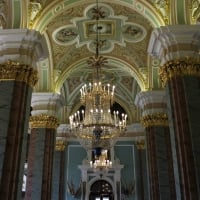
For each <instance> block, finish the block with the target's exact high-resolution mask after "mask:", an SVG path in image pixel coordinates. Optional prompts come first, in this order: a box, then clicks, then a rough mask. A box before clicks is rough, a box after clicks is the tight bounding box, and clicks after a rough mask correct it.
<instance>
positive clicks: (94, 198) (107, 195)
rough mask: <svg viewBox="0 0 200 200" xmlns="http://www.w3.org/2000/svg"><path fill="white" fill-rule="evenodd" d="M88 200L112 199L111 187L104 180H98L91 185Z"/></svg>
mask: <svg viewBox="0 0 200 200" xmlns="http://www.w3.org/2000/svg"><path fill="white" fill-rule="evenodd" d="M89 200H114V194H113V188H112V186H111V184H110V183H109V182H107V181H106V180H98V181H96V182H94V183H93V184H92V185H91V188H90V195H89Z"/></svg>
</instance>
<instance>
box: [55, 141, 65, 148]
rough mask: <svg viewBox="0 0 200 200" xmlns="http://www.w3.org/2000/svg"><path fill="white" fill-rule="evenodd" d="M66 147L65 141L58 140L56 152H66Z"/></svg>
mask: <svg viewBox="0 0 200 200" xmlns="http://www.w3.org/2000/svg"><path fill="white" fill-rule="evenodd" d="M65 147H66V144H65V141H63V140H56V151H64V150H65Z"/></svg>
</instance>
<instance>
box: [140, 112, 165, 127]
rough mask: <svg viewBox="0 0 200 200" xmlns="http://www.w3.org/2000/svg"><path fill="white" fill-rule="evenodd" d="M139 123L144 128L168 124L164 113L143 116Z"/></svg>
mask: <svg viewBox="0 0 200 200" xmlns="http://www.w3.org/2000/svg"><path fill="white" fill-rule="evenodd" d="M141 123H142V125H143V126H144V127H145V128H147V127H152V126H169V123H168V117H167V114H164V113H155V114H150V115H146V116H143V117H142V119H141Z"/></svg>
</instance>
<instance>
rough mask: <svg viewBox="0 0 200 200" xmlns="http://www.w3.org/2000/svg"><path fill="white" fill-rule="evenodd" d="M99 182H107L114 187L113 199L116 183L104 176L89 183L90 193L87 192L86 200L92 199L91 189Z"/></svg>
mask: <svg viewBox="0 0 200 200" xmlns="http://www.w3.org/2000/svg"><path fill="white" fill-rule="evenodd" d="M98 181H105V182H107V183H108V184H109V185H110V186H111V187H112V192H113V197H114V195H115V186H114V182H113V181H112V180H111V179H109V178H108V177H104V175H102V177H98V176H97V177H95V178H92V179H91V180H90V181H89V182H88V191H87V192H86V199H88V200H89V197H90V189H91V187H92V186H93V185H94V184H95V183H96V182H98Z"/></svg>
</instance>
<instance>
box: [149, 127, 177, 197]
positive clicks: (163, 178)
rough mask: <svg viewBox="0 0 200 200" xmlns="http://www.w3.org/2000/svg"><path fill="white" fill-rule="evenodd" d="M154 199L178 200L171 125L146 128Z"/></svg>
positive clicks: (151, 194) (151, 192)
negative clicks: (170, 131)
mask: <svg viewBox="0 0 200 200" xmlns="http://www.w3.org/2000/svg"><path fill="white" fill-rule="evenodd" d="M146 138H147V157H148V167H149V180H150V197H151V199H152V200H164V199H166V200H169V199H170V200H176V193H175V181H174V173H173V161H172V152H171V142H170V133H169V127H162V126H152V127H147V128H146Z"/></svg>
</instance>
